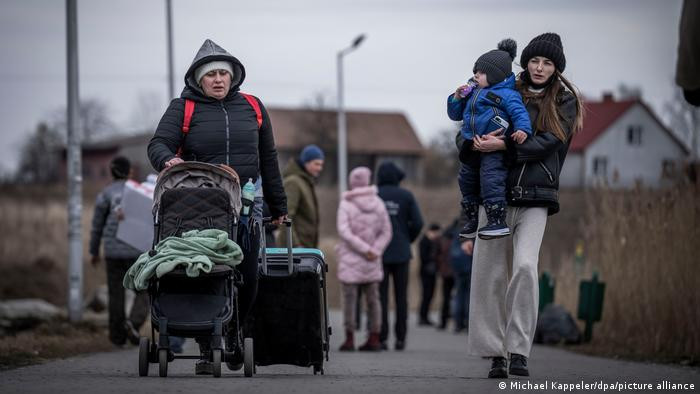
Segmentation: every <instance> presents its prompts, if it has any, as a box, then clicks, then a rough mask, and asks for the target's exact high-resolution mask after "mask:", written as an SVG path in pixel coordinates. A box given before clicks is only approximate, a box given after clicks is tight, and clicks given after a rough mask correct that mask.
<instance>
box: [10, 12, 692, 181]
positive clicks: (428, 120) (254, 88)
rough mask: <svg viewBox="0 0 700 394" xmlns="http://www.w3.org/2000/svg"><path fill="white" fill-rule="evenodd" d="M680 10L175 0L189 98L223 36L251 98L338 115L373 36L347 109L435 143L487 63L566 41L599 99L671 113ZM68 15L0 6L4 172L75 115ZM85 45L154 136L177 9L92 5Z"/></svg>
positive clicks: (586, 86) (121, 120)
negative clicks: (501, 53) (555, 39)
mask: <svg viewBox="0 0 700 394" xmlns="http://www.w3.org/2000/svg"><path fill="white" fill-rule="evenodd" d="M680 8H681V1H680V0H672V1H654V0H640V1H632V0H630V1H621V0H605V1H599V0H595V1H573V0H570V1H566V0H551V1H545V0H529V1H516V0H509V1H495V0H493V1H466V0H348V1H344V0H343V1H334V0H318V1H317V0H289V1H284V0H281V1H263V0H257V1H231V0H210V1H204V0H203V1H197V2H192V1H184V0H173V19H174V20H173V23H174V31H175V33H174V52H175V53H174V55H175V74H176V85H175V86H176V88H175V90H176V94H177V95H179V92H180V90H181V89H182V87H183V82H182V79H183V74H184V72H185V71H186V70H187V67H188V66H189V64H190V62H191V60H192V58H193V57H194V54H195V53H196V51H197V49H198V48H199V46H200V45H201V44H202V42H203V41H204V39H206V38H211V39H212V40H214V41H215V42H216V43H218V44H219V45H221V46H222V47H224V48H225V49H227V50H228V51H229V52H230V53H232V54H233V55H234V56H236V57H237V58H238V59H239V60H241V62H242V63H243V64H244V66H245V67H246V80H245V82H244V84H243V87H242V90H243V91H245V92H248V93H252V94H255V95H257V96H258V97H260V98H261V99H262V100H263V102H264V103H265V105H266V106H268V107H273V106H285V107H295V106H301V105H304V104H305V103H310V102H311V101H312V98H313V97H314V95H315V94H317V93H321V94H324V95H325V96H326V97H327V98H328V99H329V100H330V101H329V105H332V106H335V97H336V64H335V55H336V53H337V51H339V50H341V49H343V48H344V47H346V46H348V45H349V44H350V42H351V41H352V39H353V38H354V37H356V36H357V35H358V34H360V33H366V34H367V40H366V41H365V42H364V43H363V44H362V45H361V46H360V48H359V49H358V50H357V51H356V52H353V53H351V54H349V55H348V56H347V57H346V58H345V77H346V78H345V82H346V85H345V86H346V95H345V102H346V105H347V107H348V108H349V109H371V110H398V111H402V112H404V113H405V114H406V115H407V116H408V118H409V121H410V122H411V123H412V124H413V126H414V127H415V129H416V130H417V132H418V134H419V137H420V138H421V140H422V141H423V142H427V141H428V140H429V139H430V138H431V137H432V136H434V135H435V134H436V133H437V132H438V131H439V130H441V129H444V128H449V127H452V122H451V121H449V120H448V118H447V116H446V114H445V97H446V96H447V95H448V94H449V93H450V92H452V91H454V89H455V87H456V86H458V85H459V84H461V83H463V82H464V81H466V79H467V78H468V77H469V76H470V72H471V69H472V66H473V64H474V61H475V60H476V58H477V57H478V56H479V55H481V54H482V53H484V52H486V51H488V50H490V49H493V48H495V46H496V44H497V42H498V41H499V40H500V39H502V38H505V37H512V38H514V39H515V40H516V41H517V42H518V56H519V55H520V51H521V50H522V48H524V46H525V45H526V44H527V43H528V42H529V40H530V39H532V38H533V37H534V36H536V35H537V34H540V33H543V32H548V31H553V32H557V33H559V34H560V35H561V36H562V41H563V45H564V52H565V54H566V58H567V68H566V70H565V73H564V74H565V75H567V76H568V77H569V78H570V80H572V81H573V82H574V83H575V84H576V85H577V86H578V87H579V88H580V89H581V91H582V92H583V93H584V94H585V95H587V96H590V97H594V98H598V97H600V95H601V92H603V91H605V90H615V89H616V88H617V87H618V85H619V84H621V83H624V84H627V85H632V86H639V87H641V88H642V93H643V98H644V100H646V101H648V102H649V103H650V104H651V105H652V107H653V108H654V109H656V110H658V111H659V112H661V111H660V110H661V108H662V105H663V103H664V102H666V101H668V100H670V99H671V98H672V97H673V94H674V89H675V86H674V85H673V77H674V73H675V63H676V50H677V45H678V37H677V36H678V20H679V15H680ZM65 18H66V17H65V2H64V1H55V0H43V1H39V0H16V1H15V0H0V54H2V55H1V56H0V83H1V84H2V86H3V92H2V93H3V94H2V96H1V97H2V98H0V100H1V102H0V120H1V122H0V138H2V140H3V143H1V144H0V154H1V155H2V157H3V158H4V159H3V160H2V161H0V172H7V171H12V170H13V169H14V168H15V167H16V162H17V159H18V150H19V147H20V146H21V143H22V141H23V140H24V139H26V138H27V135H29V134H30V133H31V132H32V131H33V130H34V128H35V126H36V124H37V123H38V122H39V121H41V120H42V119H47V118H49V117H50V116H51V115H52V114H53V113H55V111H56V109H57V108H60V107H62V106H65V105H66V80H65V75H66V57H65V50H66V38H65ZM78 35H79V56H80V65H79V69H80V97H81V99H88V98H98V99H100V100H102V101H103V102H104V103H106V104H107V106H108V107H109V109H110V112H109V115H110V117H111V119H112V120H113V121H114V122H115V123H116V124H117V125H118V126H119V129H120V130H124V131H125V132H129V131H131V132H133V131H136V130H138V129H141V130H143V129H144V128H148V127H150V126H149V125H143V122H144V121H147V118H148V116H145V115H143V114H141V113H142V112H143V108H146V110H147V111H148V114H149V115H150V117H151V118H152V119H156V120H157V119H159V118H160V115H161V114H162V112H163V110H164V109H165V107H166V105H167V102H168V99H167V68H166V67H167V65H166V39H165V1H164V0H160V1H158V0H120V1H107V0H90V1H80V0H79V1H78ZM514 70H515V71H517V70H519V68H517V67H514ZM148 101H153V102H154V104H150V105H144V104H143V103H144V102H148ZM139 107H141V109H139ZM151 114H152V115H151ZM660 115H661V117H662V118H664V116H663V114H660ZM139 122H141V123H139ZM273 127H274V125H273ZM144 154H145V152H144Z"/></svg>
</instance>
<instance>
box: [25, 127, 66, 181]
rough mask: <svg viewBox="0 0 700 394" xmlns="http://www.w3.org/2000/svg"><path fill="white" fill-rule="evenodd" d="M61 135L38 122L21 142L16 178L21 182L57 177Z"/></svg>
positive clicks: (54, 179) (49, 179)
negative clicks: (32, 131) (34, 128)
mask: <svg viewBox="0 0 700 394" xmlns="http://www.w3.org/2000/svg"><path fill="white" fill-rule="evenodd" d="M61 140H62V138H61V136H60V134H59V133H58V131H56V130H55V129H53V128H50V127H49V126H48V125H47V124H46V123H39V124H38V125H37V127H36V131H35V132H34V133H32V134H31V135H30V136H29V137H28V138H27V139H26V140H25V141H24V143H23V144H22V148H21V152H20V161H19V167H18V168H17V173H16V176H15V178H16V180H17V181H18V182H23V183H46V182H55V181H56V180H57V179H58V168H59V161H60V148H61V146H62V144H61Z"/></svg>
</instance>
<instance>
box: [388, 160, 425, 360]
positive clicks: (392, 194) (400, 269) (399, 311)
mask: <svg viewBox="0 0 700 394" xmlns="http://www.w3.org/2000/svg"><path fill="white" fill-rule="evenodd" d="M404 176H405V174H404V172H403V171H401V169H399V168H398V167H397V166H396V164H394V163H393V162H390V161H389V162H384V163H382V164H381V165H380V166H379V170H378V171H377V185H378V186H379V197H381V199H382V200H384V204H385V205H386V210H387V212H388V213H389V219H391V228H392V233H393V237H392V239H391V242H390V243H389V246H387V248H386V250H385V251H384V255H383V256H382V264H383V266H384V279H383V280H382V283H381V285H380V287H379V294H380V298H381V302H382V329H381V333H380V335H379V339H380V341H381V343H382V348H383V349H387V348H388V346H387V343H386V341H387V339H388V337H389V322H388V318H389V311H388V306H389V278H392V280H393V281H394V301H395V305H396V320H395V322H394V333H395V335H396V342H395V344H394V345H395V346H394V348H395V349H396V350H403V349H404V347H405V346H406V319H407V318H408V300H407V295H408V271H409V263H410V261H411V257H412V256H411V243H412V242H413V241H415V240H416V238H417V237H418V234H420V231H421V228H422V227H423V218H422V217H421V213H420V209H419V208H418V204H417V203H416V199H415V198H414V197H413V194H412V193H411V192H409V191H408V190H406V189H404V188H402V187H400V186H399V183H400V182H401V181H402V180H403V178H404Z"/></svg>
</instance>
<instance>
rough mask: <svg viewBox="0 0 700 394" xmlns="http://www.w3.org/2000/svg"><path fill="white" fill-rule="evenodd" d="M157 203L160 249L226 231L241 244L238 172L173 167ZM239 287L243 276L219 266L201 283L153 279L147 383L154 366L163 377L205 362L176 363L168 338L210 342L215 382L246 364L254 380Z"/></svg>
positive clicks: (162, 179) (145, 353) (145, 349)
mask: <svg viewBox="0 0 700 394" xmlns="http://www.w3.org/2000/svg"><path fill="white" fill-rule="evenodd" d="M153 201H154V203H153V215H154V236H153V245H154V249H155V245H156V244H157V243H158V242H159V241H160V240H162V239H165V238H167V237H169V236H181V235H182V233H184V232H186V231H189V230H200V229H212V228H214V229H219V230H224V231H226V232H228V234H229V238H230V239H231V240H233V241H237V238H238V232H239V231H238V230H239V213H240V210H241V189H240V182H239V179H238V175H237V174H235V173H234V172H230V171H227V170H225V169H224V168H222V167H219V166H215V165H211V164H206V163H199V162H186V163H182V164H178V165H175V166H173V167H170V168H168V169H166V170H165V171H164V172H163V173H161V174H160V176H159V177H158V183H157V184H156V187H155V192H154V196H153ZM243 233H245V232H243ZM246 234H247V233H246ZM149 253H155V251H154V250H152V251H151V252H149ZM151 256H153V254H151ZM241 284H242V281H241V279H240V275H239V273H238V271H237V270H236V269H235V268H232V267H230V266H227V265H215V266H214V268H213V269H212V270H211V271H210V272H209V273H204V272H202V273H200V275H199V276H198V277H188V276H187V274H186V272H185V270H184V269H182V268H176V269H174V270H173V271H171V272H169V273H167V274H165V275H163V276H161V277H160V278H157V277H156V276H153V278H152V279H150V281H149V284H148V294H149V298H150V301H151V326H152V329H151V337H150V338H148V337H143V338H141V341H140V344H139V375H140V376H147V375H148V367H149V363H158V364H159V374H160V376H161V377H165V376H167V374H168V363H169V362H171V361H173V360H175V359H199V358H200V355H175V354H174V353H173V352H172V351H171V350H170V345H169V336H171V335H174V336H179V337H186V338H200V340H209V339H210V340H211V352H209V354H210V359H209V361H211V362H212V367H213V375H214V377H220V376H221V363H222V362H227V361H229V362H240V361H241V360H243V364H244V374H245V376H246V377H250V376H252V375H253V372H254V360H253V354H254V353H253V339H252V338H245V340H244V341H241V329H240V322H239V320H238V297H237V288H238V286H239V285H241ZM156 330H157V331H158V333H159V337H158V340H157V342H156V337H155V332H156ZM223 339H226V340H225V341H224V340H223ZM224 342H225V344H226V345H225V346H224V345H223V343H224Z"/></svg>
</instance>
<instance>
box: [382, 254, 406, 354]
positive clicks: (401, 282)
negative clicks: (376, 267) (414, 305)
mask: <svg viewBox="0 0 700 394" xmlns="http://www.w3.org/2000/svg"><path fill="white" fill-rule="evenodd" d="M408 263H409V262H408V261H406V262H405V263H393V264H384V279H383V280H382V283H381V285H380V286H379V296H380V299H381V302H382V330H381V332H380V334H379V340H381V341H382V342H384V341H386V340H387V338H389V278H390V277H391V278H393V282H394V301H395V304H396V321H395V322H394V333H395V334H396V340H397V341H405V340H406V319H407V318H408V303H407V293H408Z"/></svg>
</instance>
